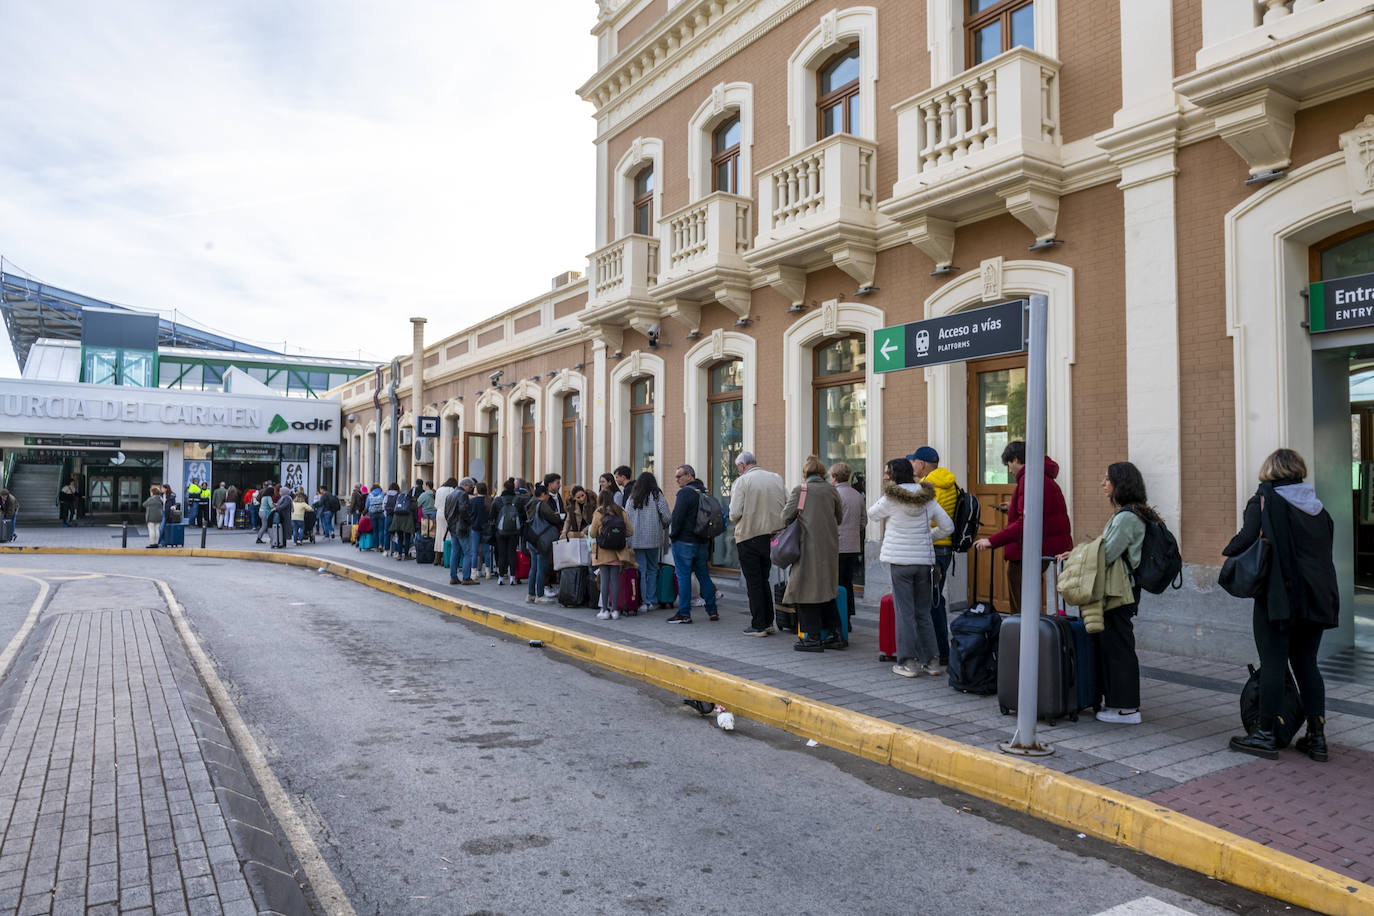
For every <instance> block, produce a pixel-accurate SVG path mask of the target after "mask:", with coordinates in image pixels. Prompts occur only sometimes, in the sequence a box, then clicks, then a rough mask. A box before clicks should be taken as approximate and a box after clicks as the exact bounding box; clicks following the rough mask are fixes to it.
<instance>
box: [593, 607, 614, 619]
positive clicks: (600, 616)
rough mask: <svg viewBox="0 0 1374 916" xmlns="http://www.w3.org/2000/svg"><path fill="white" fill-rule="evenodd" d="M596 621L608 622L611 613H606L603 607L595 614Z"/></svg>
mask: <svg viewBox="0 0 1374 916" xmlns="http://www.w3.org/2000/svg"><path fill="white" fill-rule="evenodd" d="M596 619H597V620H610V619H611V612H610V611H608V610H606V609H605V608H604V607H603V608H602V609H601V610H599V611H597V612H596Z"/></svg>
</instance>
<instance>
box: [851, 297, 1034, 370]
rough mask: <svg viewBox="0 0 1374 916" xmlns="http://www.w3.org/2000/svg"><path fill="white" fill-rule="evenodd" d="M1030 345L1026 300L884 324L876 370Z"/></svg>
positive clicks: (876, 336)
mask: <svg viewBox="0 0 1374 916" xmlns="http://www.w3.org/2000/svg"><path fill="white" fill-rule="evenodd" d="M1024 349H1026V300H1025V299H1017V300H1016V301H1014V302H1002V303H999V304H997V305H989V306H987V307H986V308H980V309H970V310H969V311H966V312H956V313H955V314H953V315H943V316H941V317H939V318H928V319H926V320H925V321H912V322H908V323H907V324H898V325H893V326H892V327H890V328H879V329H878V330H876V331H874V332H873V370H874V371H875V372H898V371H900V370H902V369H924V368H925V367H926V366H938V365H939V364H941V363H957V362H963V361H965V360H970V359H983V358H984V357H988V356H1002V355H1004V354H1007V353H1020V352H1021V351H1022V350H1024Z"/></svg>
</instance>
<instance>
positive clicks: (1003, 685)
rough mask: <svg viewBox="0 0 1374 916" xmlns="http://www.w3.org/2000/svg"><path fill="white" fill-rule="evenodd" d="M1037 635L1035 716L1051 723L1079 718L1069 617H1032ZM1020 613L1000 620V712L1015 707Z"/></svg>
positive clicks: (1008, 712) (1075, 668)
mask: <svg viewBox="0 0 1374 916" xmlns="http://www.w3.org/2000/svg"><path fill="white" fill-rule="evenodd" d="M1035 619H1036V622H1037V624H1038V626H1037V627H1036V639H1037V641H1038V642H1039V653H1040V663H1039V689H1038V693H1039V703H1038V706H1039V709H1038V710H1037V711H1036V717H1037V718H1040V719H1045V720H1046V721H1047V722H1049V724H1050V725H1054V724H1055V723H1056V722H1057V721H1058V720H1060V719H1069V720H1072V721H1075V722H1076V721H1078V710H1079V709H1080V708H1081V707H1080V706H1079V705H1078V656H1077V653H1076V652H1075V650H1074V637H1073V633H1072V632H1070V629H1069V618H1067V617H1058V616H1050V617H1045V616H1039V615H1037V617H1036V618H1035ZM1021 627H1022V618H1021V615H1020V614H1016V615H1013V616H1011V617H1008V618H1007V619H1006V620H1005V621H1003V622H1002V628H1001V632H1000V633H999V634H998V651H997V704H998V707H999V708H1000V709H1001V710H1002V714H1003V715H1010V714H1011V713H1012V712H1014V711H1015V710H1016V701H1017V692H1018V689H1017V688H1018V686H1019V682H1020V675H1021Z"/></svg>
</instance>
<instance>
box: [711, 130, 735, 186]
mask: <svg viewBox="0 0 1374 916" xmlns="http://www.w3.org/2000/svg"><path fill="white" fill-rule="evenodd" d="M740 131H741V128H740V120H739V114H738V113H736V114H734V115H732V116H731V117H730V118H728V119H727V120H726V121H725V122H723V123H722V124H721V125H720V126H719V127H717V128H716V129H715V130H714V131H712V132H711V190H712V191H725V192H726V193H728V194H738V193H739V147H740Z"/></svg>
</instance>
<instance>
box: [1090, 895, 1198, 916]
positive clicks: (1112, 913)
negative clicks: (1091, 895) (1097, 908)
mask: <svg viewBox="0 0 1374 916" xmlns="http://www.w3.org/2000/svg"><path fill="white" fill-rule="evenodd" d="M1096 916H1194V914H1193V912H1192V911H1191V910H1180V909H1179V908H1178V907H1176V906H1174V905H1172V904H1169V903H1165V902H1164V901H1163V900H1156V899H1155V898H1153V897H1139V898H1137V899H1135V900H1132V901H1130V902H1128V903H1123V904H1121V905H1120V906H1114V907H1112V908H1111V909H1110V910H1103V911H1102V912H1100V913H1098V914H1096Z"/></svg>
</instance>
